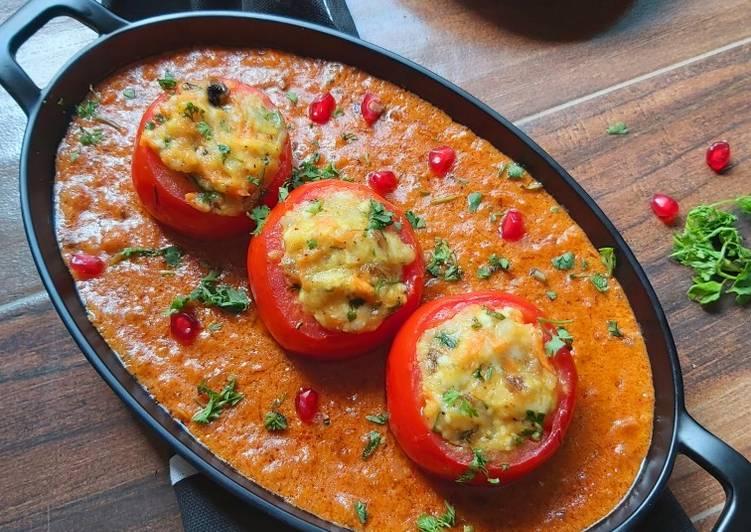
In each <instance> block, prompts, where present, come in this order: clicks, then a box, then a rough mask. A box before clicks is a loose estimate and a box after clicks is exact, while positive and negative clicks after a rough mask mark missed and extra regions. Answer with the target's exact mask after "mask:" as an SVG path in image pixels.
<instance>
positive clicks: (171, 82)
mask: <svg viewBox="0 0 751 532" xmlns="http://www.w3.org/2000/svg"><path fill="white" fill-rule="evenodd" d="M157 82H159V86H160V87H161V88H162V90H165V91H171V90H173V89H174V88H175V87H176V86H177V80H176V79H175V76H174V75H173V74H172V72H170V71H169V70H167V71H166V72H165V73H164V74H163V75H162V77H161V78H159V79H157Z"/></svg>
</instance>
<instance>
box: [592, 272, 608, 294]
mask: <svg viewBox="0 0 751 532" xmlns="http://www.w3.org/2000/svg"><path fill="white" fill-rule="evenodd" d="M589 280H590V282H591V283H592V284H593V285H594V287H595V288H596V289H597V291H598V292H607V291H608V288H610V286H609V284H608V278H607V277H605V276H604V275H603V274H601V273H593V274H592V275H591V276H590V278H589Z"/></svg>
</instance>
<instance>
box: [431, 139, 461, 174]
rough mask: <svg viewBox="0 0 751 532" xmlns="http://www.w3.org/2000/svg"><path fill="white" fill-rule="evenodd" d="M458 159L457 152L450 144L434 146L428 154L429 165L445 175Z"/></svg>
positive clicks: (434, 170)
mask: <svg viewBox="0 0 751 532" xmlns="http://www.w3.org/2000/svg"><path fill="white" fill-rule="evenodd" d="M455 160H456V152H455V151H454V149H453V148H451V147H450V146H439V147H438V148H433V149H432V150H430V153H429V154H428V166H430V169H431V170H433V172H434V173H435V174H437V175H439V176H445V175H446V174H448V172H449V170H450V169H451V165H453V164H454V161H455Z"/></svg>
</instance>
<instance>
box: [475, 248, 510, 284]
mask: <svg viewBox="0 0 751 532" xmlns="http://www.w3.org/2000/svg"><path fill="white" fill-rule="evenodd" d="M510 267H511V263H510V262H509V260H508V259H507V258H505V257H499V256H498V255H496V254H495V253H493V254H491V255H490V257H488V263H487V264H483V265H482V266H480V267H479V268H477V277H479V278H480V279H488V278H489V277H490V276H491V275H493V274H494V273H495V272H497V271H499V270H503V271H508V269H509V268H510Z"/></svg>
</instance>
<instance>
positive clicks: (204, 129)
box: [196, 122, 214, 140]
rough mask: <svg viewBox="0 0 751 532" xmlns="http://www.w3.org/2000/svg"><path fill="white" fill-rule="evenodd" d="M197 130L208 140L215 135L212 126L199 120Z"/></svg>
mask: <svg viewBox="0 0 751 532" xmlns="http://www.w3.org/2000/svg"><path fill="white" fill-rule="evenodd" d="M196 130H197V131H198V133H199V134H200V135H201V136H202V137H203V138H205V139H206V140H211V138H212V137H213V136H214V135H213V133H212V131H211V126H210V125H208V124H207V123H206V122H198V123H197V124H196Z"/></svg>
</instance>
